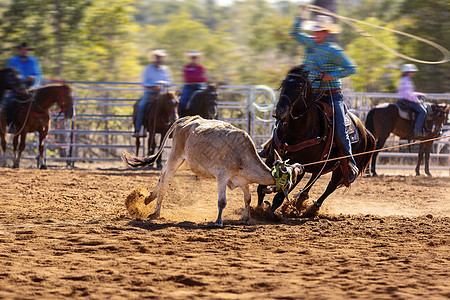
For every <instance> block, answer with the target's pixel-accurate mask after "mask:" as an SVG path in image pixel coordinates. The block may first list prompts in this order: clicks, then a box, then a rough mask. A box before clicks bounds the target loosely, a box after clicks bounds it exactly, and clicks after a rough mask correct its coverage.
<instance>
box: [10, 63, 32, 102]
mask: <svg viewBox="0 0 450 300" xmlns="http://www.w3.org/2000/svg"><path fill="white" fill-rule="evenodd" d="M4 72H5V79H4V82H5V89H9V90H11V91H12V92H13V93H14V96H15V97H16V98H17V99H19V100H26V99H28V98H30V94H29V93H28V90H27V88H26V87H25V85H24V84H23V82H22V80H21V79H20V74H19V72H17V70H15V69H13V68H6V69H4Z"/></svg>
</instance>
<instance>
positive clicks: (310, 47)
mask: <svg viewBox="0 0 450 300" xmlns="http://www.w3.org/2000/svg"><path fill="white" fill-rule="evenodd" d="M301 25H302V20H301V19H300V18H297V19H296V20H295V23H294V26H293V28H292V31H291V35H292V36H293V37H294V38H295V39H296V40H297V43H298V44H300V45H303V46H304V47H305V55H304V57H303V65H304V66H305V68H306V69H307V70H308V71H310V73H309V80H310V81H311V82H312V81H313V80H314V79H317V78H318V77H319V76H320V74H321V73H329V74H331V75H332V76H333V80H330V81H322V82H321V81H319V80H317V81H314V82H312V87H313V88H314V89H323V90H328V89H333V90H334V89H340V88H341V81H340V79H339V78H343V77H347V76H350V75H352V74H354V73H356V65H355V64H354V63H353V62H352V61H351V60H350V58H348V57H347V56H346V55H345V54H344V52H343V51H342V48H341V47H339V45H337V44H336V43H333V42H332V41H326V42H324V43H322V44H317V43H316V42H315V41H314V38H313V37H312V36H310V35H307V34H305V33H303V32H301Z"/></svg>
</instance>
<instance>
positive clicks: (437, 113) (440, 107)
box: [431, 103, 450, 136]
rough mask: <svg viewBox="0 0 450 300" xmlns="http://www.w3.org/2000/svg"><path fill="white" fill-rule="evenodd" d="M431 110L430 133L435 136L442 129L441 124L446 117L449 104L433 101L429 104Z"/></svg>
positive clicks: (449, 109) (449, 107)
mask: <svg viewBox="0 0 450 300" xmlns="http://www.w3.org/2000/svg"><path fill="white" fill-rule="evenodd" d="M431 110H432V114H433V121H432V127H431V133H432V135H433V136H437V135H438V134H439V133H440V131H441V129H442V125H443V124H444V123H445V122H446V121H447V119H448V114H449V111H450V105H447V104H444V103H441V104H436V103H434V104H432V105H431Z"/></svg>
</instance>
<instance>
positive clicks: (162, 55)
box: [151, 49, 167, 57]
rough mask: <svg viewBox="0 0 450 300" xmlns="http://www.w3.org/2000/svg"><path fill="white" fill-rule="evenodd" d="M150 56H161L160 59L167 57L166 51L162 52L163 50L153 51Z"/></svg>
mask: <svg viewBox="0 0 450 300" xmlns="http://www.w3.org/2000/svg"><path fill="white" fill-rule="evenodd" d="M151 54H152V55H153V56H161V57H166V56H167V53H166V50H164V49H156V50H153V51H152V53H151Z"/></svg>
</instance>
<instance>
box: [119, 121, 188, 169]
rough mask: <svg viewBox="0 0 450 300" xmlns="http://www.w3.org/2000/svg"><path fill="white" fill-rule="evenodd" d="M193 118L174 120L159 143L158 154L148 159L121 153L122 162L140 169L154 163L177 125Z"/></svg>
mask: <svg viewBox="0 0 450 300" xmlns="http://www.w3.org/2000/svg"><path fill="white" fill-rule="evenodd" d="M193 118H195V117H184V118H181V119H178V120H176V121H175V122H174V123H173V124H172V126H170V128H169V130H168V131H167V133H166V135H165V136H164V139H163V141H162V142H161V145H160V147H159V150H158V152H156V153H155V154H153V155H151V156H149V157H143V158H139V157H135V156H132V155H131V154H129V153H127V152H123V153H122V160H123V161H124V162H125V163H127V164H128V165H130V166H132V167H141V166H146V165H149V164H152V163H154V162H155V161H156V160H157V159H158V157H159V156H160V155H161V153H162V152H163V150H164V145H165V144H166V142H167V140H168V139H169V137H170V135H171V134H172V132H173V131H174V130H175V128H176V127H177V125H178V124H180V123H183V122H185V121H186V120H192V119H193Z"/></svg>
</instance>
